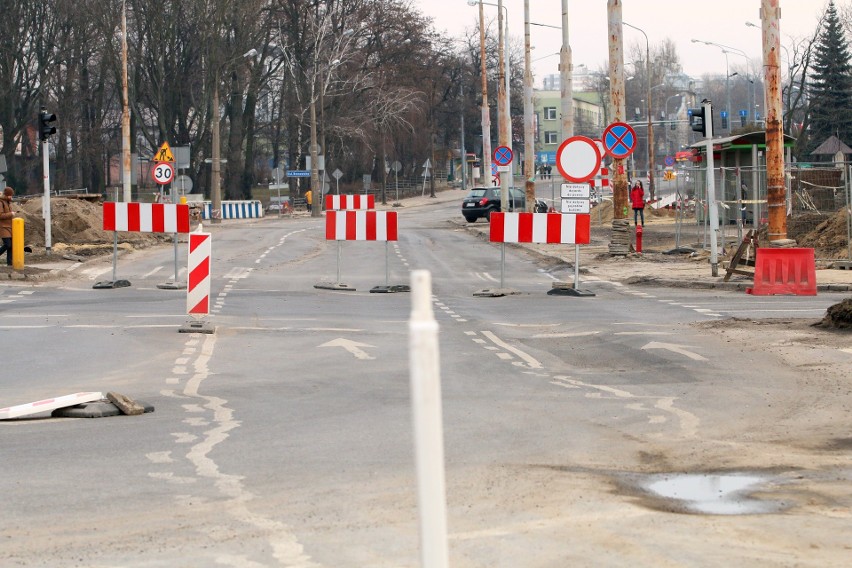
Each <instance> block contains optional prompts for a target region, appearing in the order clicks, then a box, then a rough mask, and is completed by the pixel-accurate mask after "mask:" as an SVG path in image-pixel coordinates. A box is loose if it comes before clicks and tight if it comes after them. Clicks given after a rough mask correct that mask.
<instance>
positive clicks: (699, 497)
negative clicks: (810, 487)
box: [639, 473, 789, 515]
mask: <svg viewBox="0 0 852 568" xmlns="http://www.w3.org/2000/svg"><path fill="white" fill-rule="evenodd" d="M767 481H768V479H767V478H765V477H759V476H756V475H749V474H746V473H732V474H727V475H718V474H702V473H688V474H658V475H652V476H648V477H646V478H643V479H642V480H640V482H639V487H640V488H641V489H642V490H643V491H644V492H645V493H646V494H647V495H649V496H651V497H652V499H651V501H652V503H651V506H653V507H654V508H656V509H661V510H664V511H676V512H681V513H693V514H704V515H758V514H766V513H777V512H778V511H781V510H783V509H785V508H787V507H788V506H789V505H788V504H786V503H784V502H782V501H771V500H765V499H759V498H757V497H753V496H752V494H753V493H756V492H759V491H761V489H762V487H761V486H762V484H764V483H766V482H767Z"/></svg>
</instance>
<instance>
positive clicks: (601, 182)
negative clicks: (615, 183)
mask: <svg viewBox="0 0 852 568" xmlns="http://www.w3.org/2000/svg"><path fill="white" fill-rule="evenodd" d="M589 185H590V186H592V189H594V188H596V187H609V168H601V171H600V173H599V174H598V175H596V176H595V177H593V178H592V179H590V180H589Z"/></svg>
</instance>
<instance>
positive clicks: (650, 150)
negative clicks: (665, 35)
mask: <svg viewBox="0 0 852 568" xmlns="http://www.w3.org/2000/svg"><path fill="white" fill-rule="evenodd" d="M621 23H622V24H623V25H625V26H627V27H628V28H633V29H634V30H636V31H638V32H640V33H641V34H642V35H643V36H645V69H646V73H647V74H648V103H647V109H648V192H649V193H650V194H651V199H654V197H655V196H654V125H653V122H652V121H653V117H652V116H651V43H650V42H649V41H648V34H646V33H645V32H644V31H643V30H642V29H640V28H637V27H636V26H634V25H632V24H628V23H627V22H625V21H622V22H621Z"/></svg>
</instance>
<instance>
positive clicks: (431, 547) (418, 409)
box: [408, 270, 449, 568]
mask: <svg viewBox="0 0 852 568" xmlns="http://www.w3.org/2000/svg"><path fill="white" fill-rule="evenodd" d="M411 300H412V307H411V319H410V320H409V342H408V347H409V364H410V374H411V403H412V407H413V416H414V441H415V444H414V447H415V456H416V461H417V498H418V504H419V510H420V559H421V566H423V567H424V568H446V567H447V566H449V553H448V548H447V497H446V485H445V481H444V431H443V417H442V407H441V372H440V357H439V352H438V322H436V321H435V316H434V313H433V311H432V276H431V274H430V272H429V271H428V270H415V271H413V272H412V273H411Z"/></svg>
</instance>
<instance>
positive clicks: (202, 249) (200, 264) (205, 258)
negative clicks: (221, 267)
mask: <svg viewBox="0 0 852 568" xmlns="http://www.w3.org/2000/svg"><path fill="white" fill-rule="evenodd" d="M211 241H212V239H211V238H210V233H190V234H189V265H188V271H189V276H188V278H187V282H186V313H187V314H189V315H196V316H198V315H208V314H209V313H210V254H211V251H212V246H211Z"/></svg>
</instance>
